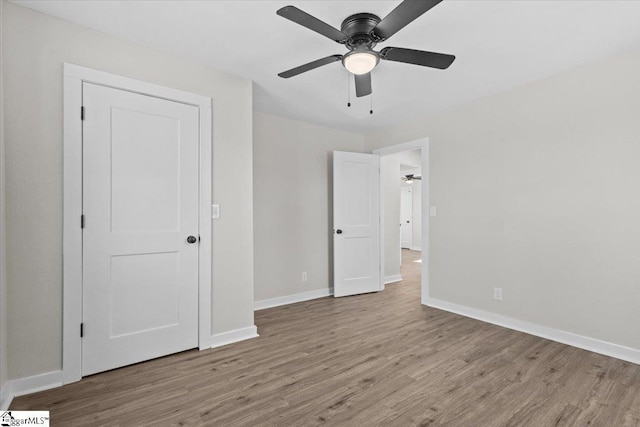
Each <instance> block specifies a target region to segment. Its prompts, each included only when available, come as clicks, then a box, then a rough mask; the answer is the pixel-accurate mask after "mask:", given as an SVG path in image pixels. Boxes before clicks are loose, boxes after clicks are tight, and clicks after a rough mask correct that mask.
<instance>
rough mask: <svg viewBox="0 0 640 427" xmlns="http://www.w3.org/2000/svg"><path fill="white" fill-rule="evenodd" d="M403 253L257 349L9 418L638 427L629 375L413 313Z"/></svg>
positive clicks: (540, 344)
mask: <svg viewBox="0 0 640 427" xmlns="http://www.w3.org/2000/svg"><path fill="white" fill-rule="evenodd" d="M403 252H404V253H403V256H404V260H405V262H404V265H403V268H402V274H403V277H404V278H405V280H404V281H403V282H400V283H396V284H392V285H387V289H386V291H384V292H382V293H378V294H368V295H361V296H356V297H347V298H340V299H334V298H322V299H318V300H314V301H309V302H304V303H299V304H294V305H290V306H284V307H278V308H273V309H269V310H263V311H259V312H257V313H256V324H257V325H258V331H259V333H260V337H259V338H256V339H253V340H249V341H245V342H242V343H237V344H233V345H229V346H226V347H222V348H218V349H213V350H208V351H202V352H199V351H187V352H184V353H180V354H176V355H172V356H168V357H164V358H161V359H157V360H153V361H149V362H145V363H141V364H137V365H133V366H129V367H125V368H121V369H117V370H114V371H110V372H105V373H102V374H98V375H94V376H91V377H87V378H84V379H83V380H82V381H80V382H78V383H75V384H70V385H67V386H64V387H62V388H58V389H54V390H49V391H45V392H41V393H37V394H33V395H30V396H24V397H20V398H16V399H15V400H14V402H13V404H12V405H11V407H12V409H15V410H19V409H40V410H50V411H51V421H52V425H53V426H78V425H91V426H101V425H121V426H134V425H135V426H141V425H155V426H165V425H194V426H195V425H215V426H272V425H273V426H275V425H278V426H315V425H331V426H336V425H339V426H376V425H385V426H387V425H389V426H414V425H420V426H426V425H450V426H521V425H526V426H536V427H539V426H587V425H589V426H607V427H608V426H640V366H638V365H634V364H630V363H626V362H622V361H620V360H616V359H612V358H609V357H605V356H601V355H598V354H595V353H590V352H588V351H584V350H579V349H576V348H573V347H569V346H566V345H562V344H558V343H555V342H552V341H547V340H544V339H541V338H536V337H533V336H530V335H526V334H523V333H520V332H515V331H511V330H508V329H504V328H501V327H498V326H493V325H489V324H486V323H482V322H479V321H476V320H472V319H468V318H465V317H462V316H458V315H455V314H450V313H447V312H444V311H441V310H437V309H432V308H428V307H424V306H422V305H420V290H419V266H420V264H418V263H415V262H413V261H414V260H415V259H416V258H417V256H418V253H417V252H409V251H403ZM258 280H259V279H258Z"/></svg>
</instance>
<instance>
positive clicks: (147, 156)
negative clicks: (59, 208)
mask: <svg viewBox="0 0 640 427" xmlns="http://www.w3.org/2000/svg"><path fill="white" fill-rule="evenodd" d="M83 105H84V107H85V112H86V113H85V120H84V121H83V213H84V217H85V228H84V230H83V325H84V337H83V339H82V374H83V375H90V374H93V373H96V372H101V371H105V370H108V369H113V368H117V367H120V366H124V365H128V364H131V363H136V362H140V361H143V360H148V359H152V358H155V357H159V356H163V355H166V354H170V353H175V352H178V351H183V350H186V349H190V348H194V347H197V346H198V149H199V133H198V108H197V107H194V106H190V105H185V104H181V103H177V102H172V101H167V100H163V99H159V98H154V97H150V96H145V95H140V94H136V93H132V92H127V91H124V90H118V89H112V88H108V87H104V86H99V85H94V84H88V83H85V84H84V85H83ZM188 236H193V237H194V238H193V239H188ZM194 240H195V241H194ZM189 241H192V242H193V243H189Z"/></svg>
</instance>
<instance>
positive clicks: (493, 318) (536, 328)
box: [426, 298, 640, 364]
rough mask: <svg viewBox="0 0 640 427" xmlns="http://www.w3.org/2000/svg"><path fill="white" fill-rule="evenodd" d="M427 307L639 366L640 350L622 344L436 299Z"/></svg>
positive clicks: (427, 303)
mask: <svg viewBox="0 0 640 427" xmlns="http://www.w3.org/2000/svg"><path fill="white" fill-rule="evenodd" d="M426 305H428V306H429V307H434V308H439V309H441V310H445V311H449V312H451V313H456V314H460V315H462V316H466V317H471V318H473V319H477V320H481V321H483V322H487V323H493V324H494V325H498V326H503V327H505V328H509V329H514V330H516V331H520V332H524V333H527V334H530V335H535V336H538V337H541V338H546V339H548V340H551V341H557V342H559V343H562V344H567V345H570V346H573V347H578V348H581V349H583V350H588V351H592V352H594V353H599V354H604V355H605V356H610V357H615V358H616V359H621V360H625V361H627V362H631V363H636V364H640V350H636V349H633V348H630V347H625V346H622V345H619V344H613V343H610V342H607V341H601V340H598V339H595V338H589V337H585V336H583V335H577V334H574V333H571V332H565V331H562V330H560V329H555V328H550V327H548V326H542V325H538V324H536V323H530V322H526V321H524V320H518V319H514V318H512V317H507V316H503V315H501V314H496V313H490V312H488V311H483V310H478V309H475V308H471V307H467V306H464V305H458V304H454V303H450V302H447V301H442V300H438V299H435V298H427V299H426Z"/></svg>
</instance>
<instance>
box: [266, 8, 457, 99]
mask: <svg viewBox="0 0 640 427" xmlns="http://www.w3.org/2000/svg"><path fill="white" fill-rule="evenodd" d="M441 1H442V0H405V1H403V2H402V3H400V4H399V5H398V6H397V7H396V8H395V9H393V10H392V11H391V13H389V14H388V15H387V16H386V17H385V18H384V19H380V18H379V17H378V16H376V15H374V14H372V13H357V14H355V15H351V16H349V17H348V18H347V19H345V20H344V21H343V22H342V25H341V27H340V30H338V29H337V28H334V27H332V26H331V25H329V24H327V23H325V22H323V21H321V20H319V19H318V18H315V17H313V16H311V15H309V14H308V13H306V12H304V11H302V10H300V9H298V8H297V7H295V6H285V7H283V8H281V9H279V10H278V12H277V14H278V15H280V16H282V17H284V18H286V19H288V20H290V21H293V22H295V23H296V24H300V25H302V26H303V27H306V28H309V29H310V30H312V31H315V32H317V33H319V34H322V35H323V36H325V37H328V38H330V39H331V40H333V41H335V42H337V43H340V44H343V45H345V47H346V48H347V49H348V50H349V52H347V53H346V54H344V55H331V56H327V57H326V58H322V59H318V60H316V61H312V62H309V63H307V64H304V65H301V66H299V67H296V68H292V69H291V70H288V71H284V72H282V73H280V74H278V75H279V76H280V77H283V78H285V79H287V78H289V77H293V76H297V75H298V74H301V73H304V72H306V71H310V70H313V69H315V68H318V67H321V66H323V65H327V64H330V63H332V62H336V61H342V65H344V67H345V68H346V69H347V70H348V71H349V72H351V73H352V74H354V76H355V82H356V96H358V97H361V96H366V95H370V94H371V92H372V91H371V70H373V69H374V68H375V67H376V65H378V62H380V60H381V59H382V60H386V61H395V62H404V63H407V64H415V65H421V66H423V67H431V68H438V69H441V70H444V69H446V68H448V67H449V66H450V65H451V63H453V61H454V60H455V59H456V57H455V56H453V55H446V54H443V53H435V52H426V51H423V50H415V49H405V48H401V47H385V48H384V49H382V50H380V51H379V52H377V51H375V50H373V48H374V47H375V46H376V45H377V44H378V43H381V42H384V41H386V40H388V39H389V38H390V37H391V36H392V35H394V34H395V33H397V32H398V31H400V30H401V29H403V28H404V27H405V26H407V25H408V24H409V23H411V22H412V21H413V20H414V19H416V18H418V17H419V16H420V15H422V14H423V13H425V12H427V11H428V10H429V9H431V8H432V7H434V6H436V5H437V4H438V3H440V2H441Z"/></svg>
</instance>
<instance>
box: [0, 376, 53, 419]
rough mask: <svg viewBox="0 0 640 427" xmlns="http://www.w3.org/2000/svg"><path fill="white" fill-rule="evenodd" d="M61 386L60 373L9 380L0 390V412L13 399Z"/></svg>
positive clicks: (7, 406)
mask: <svg viewBox="0 0 640 427" xmlns="http://www.w3.org/2000/svg"><path fill="white" fill-rule="evenodd" d="M61 385H62V371H52V372H46V373H44V374H38V375H33V376H30V377H25V378H19V379H17V380H9V381H7V382H6V383H5V385H4V387H2V390H0V410H3V411H5V410H7V409H9V406H10V405H11V402H12V401H13V398H14V397H18V396H23V395H25V394H31V393H36V392H38V391H43V390H49V389H50V388H55V387H60V386H61Z"/></svg>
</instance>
